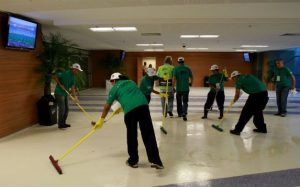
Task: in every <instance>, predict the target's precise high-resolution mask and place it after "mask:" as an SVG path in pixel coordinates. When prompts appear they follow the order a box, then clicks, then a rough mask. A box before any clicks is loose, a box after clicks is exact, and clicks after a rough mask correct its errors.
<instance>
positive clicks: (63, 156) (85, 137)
mask: <svg viewBox="0 0 300 187" xmlns="http://www.w3.org/2000/svg"><path fill="white" fill-rule="evenodd" d="M115 114H116V112H113V113H112V114H111V115H110V117H109V118H108V119H107V120H106V121H105V122H107V121H108V120H110V119H111V118H112V117H113V116H114V115H115ZM96 130H97V129H96V128H93V129H92V130H91V131H90V132H89V133H88V134H87V135H85V136H84V137H83V138H81V139H80V140H79V141H78V142H76V143H75V144H74V145H72V146H71V147H70V148H69V149H68V150H67V151H66V152H65V153H64V154H63V155H62V156H60V157H59V158H58V159H57V160H55V159H54V157H53V156H52V155H50V156H49V159H50V161H51V163H52V165H53V166H54V168H55V169H56V171H57V172H58V173H59V174H60V175H61V174H63V172H62V169H61V167H60V166H59V165H58V162H59V161H62V160H63V159H64V158H65V157H66V156H68V155H69V154H70V153H71V152H72V151H73V150H74V149H75V148H77V147H78V146H79V145H80V144H82V143H83V142H85V141H86V140H87V139H88V138H89V137H90V136H91V135H92V134H94V133H95V132H96Z"/></svg>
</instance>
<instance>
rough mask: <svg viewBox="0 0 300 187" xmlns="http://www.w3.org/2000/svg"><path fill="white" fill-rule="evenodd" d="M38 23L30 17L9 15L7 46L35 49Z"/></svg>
mask: <svg viewBox="0 0 300 187" xmlns="http://www.w3.org/2000/svg"><path fill="white" fill-rule="evenodd" d="M37 29H38V24H37V23H36V22H34V21H31V20H30V19H25V18H22V17H18V16H14V15H9V16H8V29H7V38H6V43H5V47H7V48H13V49H29V50H33V49H35V44H36V38H37Z"/></svg>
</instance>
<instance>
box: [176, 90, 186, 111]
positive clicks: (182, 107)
mask: <svg viewBox="0 0 300 187" xmlns="http://www.w3.org/2000/svg"><path fill="white" fill-rule="evenodd" d="M176 102H177V113H178V116H186V115H187V110H188V102H189V91H186V92H176Z"/></svg>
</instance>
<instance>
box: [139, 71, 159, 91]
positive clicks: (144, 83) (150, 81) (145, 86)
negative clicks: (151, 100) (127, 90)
mask: <svg viewBox="0 0 300 187" xmlns="http://www.w3.org/2000/svg"><path fill="white" fill-rule="evenodd" d="M158 79H159V77H158V76H153V77H148V76H147V75H145V76H144V77H143V78H142V80H141V83H140V90H141V91H142V92H143V94H144V95H150V94H151V92H152V90H153V86H154V81H156V80H158Z"/></svg>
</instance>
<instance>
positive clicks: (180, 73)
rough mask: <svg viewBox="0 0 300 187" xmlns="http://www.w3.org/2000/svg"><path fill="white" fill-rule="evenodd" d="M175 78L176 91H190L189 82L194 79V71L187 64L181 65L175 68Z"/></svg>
mask: <svg viewBox="0 0 300 187" xmlns="http://www.w3.org/2000/svg"><path fill="white" fill-rule="evenodd" d="M173 76H174V77H175V78H176V90H177V91H179V92H186V91H190V86H189V82H190V81H189V80H190V78H192V77H193V73H192V70H191V68H190V67H189V66H187V65H185V64H179V65H178V66H176V67H175V68H174V71H173Z"/></svg>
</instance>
